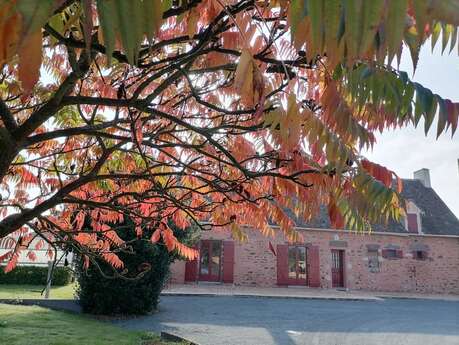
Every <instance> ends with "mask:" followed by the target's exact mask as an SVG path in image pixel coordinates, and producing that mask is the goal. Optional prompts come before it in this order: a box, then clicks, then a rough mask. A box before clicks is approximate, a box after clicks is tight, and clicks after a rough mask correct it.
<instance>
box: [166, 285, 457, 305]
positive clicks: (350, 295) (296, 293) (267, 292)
mask: <svg viewBox="0 0 459 345" xmlns="http://www.w3.org/2000/svg"><path fill="white" fill-rule="evenodd" d="M162 294H163V295H169V296H171V295H172V296H175V295H182V296H183V295H184V296H187V295H197V296H242V297H248V296H263V297H283V298H307V299H339V300H381V299H383V298H410V299H413V298H421V299H434V300H448V301H457V302H459V295H445V294H443V295H440V294H421V293H409V292H377V291H363V290H350V291H347V290H337V289H322V288H318V289H315V288H309V287H304V286H302V287H298V288H295V287H271V288H269V287H256V286H234V285H233V284H211V283H202V282H200V283H199V284H172V285H169V286H167V288H166V289H164V290H163V292H162Z"/></svg>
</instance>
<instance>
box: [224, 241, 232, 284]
mask: <svg viewBox="0 0 459 345" xmlns="http://www.w3.org/2000/svg"><path fill="white" fill-rule="evenodd" d="M233 281H234V241H223V282H224V283H233Z"/></svg>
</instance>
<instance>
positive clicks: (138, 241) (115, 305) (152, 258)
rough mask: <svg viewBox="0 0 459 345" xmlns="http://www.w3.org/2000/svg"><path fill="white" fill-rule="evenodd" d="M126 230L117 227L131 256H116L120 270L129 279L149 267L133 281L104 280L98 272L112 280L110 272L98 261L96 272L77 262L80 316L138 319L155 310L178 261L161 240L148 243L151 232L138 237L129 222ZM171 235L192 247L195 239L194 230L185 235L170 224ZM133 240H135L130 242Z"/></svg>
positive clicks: (119, 254) (81, 261)
mask: <svg viewBox="0 0 459 345" xmlns="http://www.w3.org/2000/svg"><path fill="white" fill-rule="evenodd" d="M124 225H126V226H125V227H119V229H118V230H117V234H118V236H119V237H120V238H122V239H123V240H126V241H128V240H129V245H130V247H131V248H132V250H133V252H134V254H131V253H129V252H123V251H121V252H119V253H118V256H119V257H120V259H121V260H122V261H123V263H124V268H123V270H125V271H126V273H125V276H126V277H128V278H136V277H138V275H139V273H140V272H142V271H143V270H144V268H143V267H146V266H148V267H150V270H148V271H147V272H146V273H145V274H144V275H143V276H142V277H138V278H137V279H134V280H126V279H121V278H115V277H114V278H111V279H107V278H105V277H104V276H103V275H102V274H101V273H100V271H99V268H100V269H101V270H102V271H103V272H104V274H105V275H107V276H113V271H112V268H111V267H110V266H109V264H107V263H106V262H104V261H103V260H101V259H98V260H97V261H98V266H99V268H97V267H96V266H95V265H90V266H89V267H88V268H87V269H86V268H84V265H83V260H81V258H79V259H77V264H76V267H75V273H76V278H77V281H78V288H77V297H78V299H79V303H80V305H81V307H82V310H83V312H85V313H91V314H105V315H133V314H134V315H136V314H137V315H141V314H147V313H149V312H151V311H152V310H154V309H157V307H158V302H159V295H160V293H161V290H162V289H163V288H164V285H165V283H166V281H167V279H168V277H169V266H170V264H171V262H173V261H174V260H175V259H177V258H179V256H178V254H177V253H176V252H171V253H170V252H169V251H168V250H167V248H166V246H165V245H164V243H162V241H161V240H160V241H159V242H158V243H151V241H150V238H151V236H152V234H153V231H154V230H153V229H143V232H142V235H141V237H138V235H137V233H136V230H135V225H134V223H133V222H132V221H131V220H130V219H128V218H127V219H125V224H124ZM170 227H171V228H172V229H173V231H174V235H175V236H176V237H177V238H178V239H179V240H180V241H182V242H184V243H187V244H192V242H193V236H197V228H190V229H187V230H186V231H183V230H180V229H177V228H176V227H174V226H173V224H170ZM133 239H135V240H133Z"/></svg>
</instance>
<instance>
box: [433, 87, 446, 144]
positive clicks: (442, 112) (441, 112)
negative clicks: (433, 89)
mask: <svg viewBox="0 0 459 345" xmlns="http://www.w3.org/2000/svg"><path fill="white" fill-rule="evenodd" d="M435 100H436V101H437V103H438V124H437V139H438V137H439V136H440V134H441V133H442V132H443V130H444V129H445V127H446V122H447V120H448V110H447V108H446V102H445V101H444V99H443V98H441V97H439V96H438V95H436V96H435Z"/></svg>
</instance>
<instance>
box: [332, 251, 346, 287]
mask: <svg viewBox="0 0 459 345" xmlns="http://www.w3.org/2000/svg"><path fill="white" fill-rule="evenodd" d="M334 252H336V253H338V258H339V259H338V261H339V263H340V264H341V265H340V271H341V272H340V275H341V283H342V284H341V285H337V283H336V282H335V281H334V279H333V269H334V267H333V253H334ZM331 260H332V261H331V278H332V282H331V285H332V288H345V287H346V273H345V271H346V270H345V267H346V251H345V250H344V249H331Z"/></svg>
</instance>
